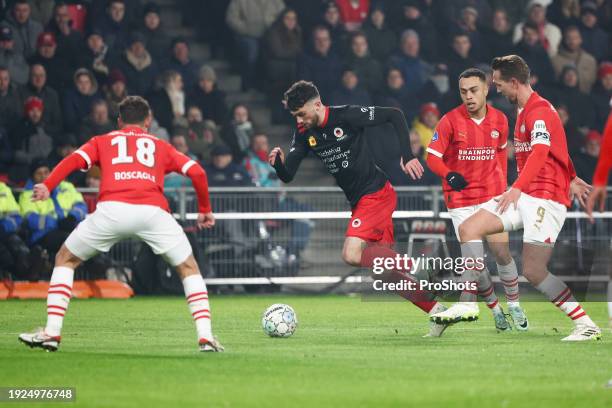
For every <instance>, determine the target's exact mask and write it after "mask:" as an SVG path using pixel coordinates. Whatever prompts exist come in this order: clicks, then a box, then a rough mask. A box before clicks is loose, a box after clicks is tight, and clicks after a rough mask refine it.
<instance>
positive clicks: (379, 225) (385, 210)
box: [345, 181, 397, 243]
mask: <svg viewBox="0 0 612 408" xmlns="http://www.w3.org/2000/svg"><path fill="white" fill-rule="evenodd" d="M396 205H397V195H396V194H395V190H393V187H392V186H391V183H389V182H388V181H387V184H385V185H384V187H383V188H381V189H380V190H378V191H376V192H374V193H370V194H367V195H364V196H363V197H361V198H360V199H359V202H358V203H357V205H356V206H355V208H353V212H352V214H351V221H350V222H349V224H348V227H347V228H346V233H345V236H347V237H357V238H361V239H363V240H364V241H367V242H384V243H392V242H393V219H392V215H393V211H395V206H396Z"/></svg>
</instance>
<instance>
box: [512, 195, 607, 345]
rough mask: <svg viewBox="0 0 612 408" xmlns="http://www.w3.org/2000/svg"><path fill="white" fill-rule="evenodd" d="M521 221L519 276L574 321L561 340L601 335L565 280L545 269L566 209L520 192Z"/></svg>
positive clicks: (591, 337)
mask: <svg viewBox="0 0 612 408" xmlns="http://www.w3.org/2000/svg"><path fill="white" fill-rule="evenodd" d="M518 207H519V212H520V214H521V218H522V219H523V223H524V235H523V241H524V242H523V276H524V277H525V278H526V279H527V280H528V281H529V282H530V283H531V284H532V285H533V286H535V287H536V288H537V289H538V290H539V291H540V292H542V293H543V294H544V295H545V296H546V297H547V298H548V299H549V300H550V301H551V302H552V303H554V304H555V306H557V307H558V308H559V309H561V310H562V311H563V312H564V313H565V314H566V315H567V316H568V317H569V318H570V319H572V320H573V322H574V324H575V326H576V327H575V329H574V331H573V332H572V333H571V334H570V335H569V336H567V337H565V338H564V339H563V340H564V341H582V340H590V339H599V338H601V330H600V329H599V328H598V327H597V325H596V324H595V323H594V322H593V321H592V320H591V318H590V317H589V316H588V315H587V314H586V312H585V311H584V310H583V309H582V306H581V305H580V303H578V301H576V298H575V297H574V296H573V295H572V292H571V290H570V289H569V288H568V287H567V285H566V284H565V282H563V281H562V280H561V279H559V278H558V277H557V276H555V275H553V274H552V273H550V272H549V271H548V268H547V265H548V261H549V260H550V257H551V255H552V252H553V249H554V242H555V241H556V239H557V236H558V235H559V232H560V231H561V228H562V227H563V223H564V221H565V214H566V211H567V210H566V208H565V207H564V206H562V205H561V204H558V203H555V202H553V201H550V200H544V199H540V198H535V197H531V196H529V195H527V194H522V195H521V198H520V199H519V202H518Z"/></svg>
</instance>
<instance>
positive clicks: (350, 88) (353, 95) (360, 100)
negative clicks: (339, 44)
mask: <svg viewBox="0 0 612 408" xmlns="http://www.w3.org/2000/svg"><path fill="white" fill-rule="evenodd" d="M330 102H331V104H332V105H362V106H370V105H372V98H371V97H370V94H369V93H368V91H366V90H365V89H363V88H362V87H361V86H360V85H359V78H358V77H357V74H356V73H355V71H354V70H353V69H352V68H345V69H344V70H343V71H342V81H341V83H340V87H338V88H337V89H336V90H335V91H334V92H332V95H331V98H330Z"/></svg>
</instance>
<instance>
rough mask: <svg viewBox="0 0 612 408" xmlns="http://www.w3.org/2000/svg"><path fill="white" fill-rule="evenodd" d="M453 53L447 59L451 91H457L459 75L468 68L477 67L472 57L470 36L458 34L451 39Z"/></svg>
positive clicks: (462, 33)
mask: <svg viewBox="0 0 612 408" xmlns="http://www.w3.org/2000/svg"><path fill="white" fill-rule="evenodd" d="M450 45H451V53H450V55H449V56H448V57H447V58H446V61H447V65H448V77H449V79H450V85H451V89H454V90H457V87H458V84H459V75H461V73H462V72H463V71H465V70H466V69H468V68H472V67H473V66H474V65H476V61H475V60H474V59H473V58H472V57H471V53H470V51H471V50H472V42H471V40H470V36H469V35H468V34H467V33H465V32H457V33H455V34H454V35H453V36H452V39H451V44H450Z"/></svg>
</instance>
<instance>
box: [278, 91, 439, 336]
mask: <svg viewBox="0 0 612 408" xmlns="http://www.w3.org/2000/svg"><path fill="white" fill-rule="evenodd" d="M284 102H285V104H286V107H287V109H288V110H289V111H290V112H291V114H292V115H293V116H294V117H295V118H296V121H297V129H296V130H295V131H294V134H293V141H292V143H291V148H290V150H289V153H288V154H287V156H285V154H284V152H283V151H282V149H281V148H280V147H275V148H274V149H272V151H271V152H270V155H269V157H268V160H269V162H270V164H271V165H272V166H273V167H274V169H275V170H276V173H277V175H278V177H279V178H280V179H281V180H282V181H283V182H285V183H289V182H291V180H293V177H294V176H295V173H296V172H297V169H298V167H299V165H300V163H301V161H302V159H304V158H305V157H306V156H307V155H308V153H310V152H312V153H314V154H315V155H316V156H318V157H319V158H320V159H321V161H322V162H323V164H325V166H326V168H327V170H328V171H329V173H330V174H331V175H332V176H334V178H335V179H336V182H337V183H338V186H340V188H341V189H342V190H343V191H344V194H345V195H346V198H347V199H348V201H349V203H350V205H351V209H352V215H351V220H350V222H349V224H348V227H347V230H346V238H345V240H344V247H343V249H342V258H343V260H344V261H345V262H346V263H347V264H349V265H352V266H362V267H370V266H372V264H373V262H374V259H375V258H378V257H381V258H382V257H388V258H395V257H396V255H397V253H396V252H394V251H393V250H392V249H391V248H390V246H389V245H390V244H392V242H393V220H392V215H393V211H394V210H395V206H396V199H397V197H396V194H395V191H394V190H393V187H392V186H391V184H390V183H389V181H388V179H387V176H386V175H385V174H384V173H383V172H382V171H381V170H380V169H379V168H378V167H377V166H376V164H375V163H374V158H373V156H372V154H371V153H370V151H369V149H368V148H367V143H366V140H365V136H364V128H365V127H368V126H380V125H383V124H385V123H391V124H392V125H393V127H394V129H395V133H396V134H397V136H398V138H399V144H400V149H401V152H400V153H401V159H400V163H398V164H399V166H400V167H401V168H402V170H403V171H404V172H405V173H406V174H409V175H410V176H411V177H412V178H413V179H417V178H420V177H421V176H422V175H423V167H422V166H421V164H420V163H419V161H418V159H416V158H415V157H414V155H413V154H412V151H411V150H410V147H409V145H408V140H409V129H408V125H407V123H406V119H405V118H404V114H403V113H402V112H401V111H400V110H399V109H396V108H387V107H377V106H376V107H375V106H370V107H362V106H333V107H330V106H325V105H323V103H322V102H321V97H320V95H319V91H318V89H317V87H316V86H315V85H314V84H313V83H312V82H307V81H298V82H296V83H295V84H293V85H292V86H291V87H290V88H289V90H287V92H285V95H284ZM373 244H376V245H373ZM378 244H380V245H378ZM402 272H406V271H402ZM392 275H393V276H392V277H391V279H394V280H395V279H398V278H397V277H398V274H392ZM401 279H412V278H411V277H410V276H408V275H403V274H402V278H401ZM400 295H402V296H404V297H406V298H408V299H409V300H411V301H412V302H413V303H414V304H415V305H416V306H417V307H419V308H420V309H421V310H423V311H424V312H425V313H429V314H434V313H437V312H440V311H443V310H445V309H446V308H445V307H444V306H443V305H442V304H440V303H438V302H436V301H434V300H433V296H432V295H431V294H424V293H416V291H415V292H413V293H407V292H404V293H400ZM446 327H447V324H446V323H444V324H433V325H431V327H430V332H429V335H430V336H433V337H438V336H440V335H441V334H442V332H443V331H444V329H445V328H446Z"/></svg>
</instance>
